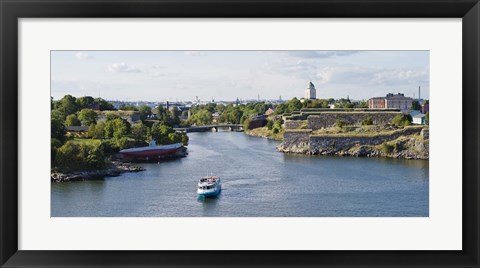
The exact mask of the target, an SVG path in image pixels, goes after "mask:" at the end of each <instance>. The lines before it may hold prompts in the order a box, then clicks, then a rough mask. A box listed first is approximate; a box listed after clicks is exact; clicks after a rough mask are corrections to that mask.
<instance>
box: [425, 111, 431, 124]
mask: <svg viewBox="0 0 480 268" xmlns="http://www.w3.org/2000/svg"><path fill="white" fill-rule="evenodd" d="M425 124H427V125H429V124H430V112H427V113H426V114H425Z"/></svg>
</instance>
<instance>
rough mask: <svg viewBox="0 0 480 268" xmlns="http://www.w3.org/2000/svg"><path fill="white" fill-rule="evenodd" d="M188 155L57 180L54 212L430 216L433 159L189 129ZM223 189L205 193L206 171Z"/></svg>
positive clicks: (93, 214) (81, 214)
mask: <svg viewBox="0 0 480 268" xmlns="http://www.w3.org/2000/svg"><path fill="white" fill-rule="evenodd" d="M189 137H190V144H189V146H188V152H189V155H188V156H187V157H185V158H181V159H175V160H169V161H166V162H161V163H148V164H140V165H141V166H143V167H145V168H146V171H143V172H138V173H125V174H123V175H121V176H119V177H111V178H105V179H104V180H100V181H83V182H71V183H52V185H51V186H52V196H51V215H52V216H53V217H85V216H86V217H90V216H91V217H98V216H114V217H137V216H140V217H165V216H168V217H191V216H195V217H196V216H199V217H202V216H215V217H258V216H264V217H270V216H275V217H350V216H368V217H372V216H387V217H390V216H395V217H396V216H414V217H427V216H428V161H425V160H399V159H385V158H355V157H324V156H306V155H291V154H283V153H280V152H277V151H276V150H275V146H276V145H277V144H278V142H275V141H269V140H265V139H262V138H255V137H249V136H247V135H245V134H244V133H238V132H217V133H210V132H208V133H189ZM205 175H219V176H221V178H222V180H223V190H222V193H221V194H220V195H219V196H218V197H217V198H214V199H199V198H198V197H197V195H196V192H195V186H196V184H197V181H198V179H199V178H200V177H202V176H205Z"/></svg>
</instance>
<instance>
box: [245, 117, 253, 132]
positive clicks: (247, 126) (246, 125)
mask: <svg viewBox="0 0 480 268" xmlns="http://www.w3.org/2000/svg"><path fill="white" fill-rule="evenodd" d="M250 122H252V119H251V118H250V117H248V118H246V119H245V120H244V121H243V129H244V130H249V129H250Z"/></svg>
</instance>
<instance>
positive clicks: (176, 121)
mask: <svg viewBox="0 0 480 268" xmlns="http://www.w3.org/2000/svg"><path fill="white" fill-rule="evenodd" d="M170 114H171V118H172V124H174V125H177V126H178V125H179V124H180V117H179V116H180V110H179V109H178V107H176V106H173V107H172V110H171V111H170Z"/></svg>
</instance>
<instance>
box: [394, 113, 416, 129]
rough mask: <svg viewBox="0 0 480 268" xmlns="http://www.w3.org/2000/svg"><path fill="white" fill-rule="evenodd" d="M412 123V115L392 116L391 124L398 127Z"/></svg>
mask: <svg viewBox="0 0 480 268" xmlns="http://www.w3.org/2000/svg"><path fill="white" fill-rule="evenodd" d="M411 123H412V116H411V115H409V114H407V115H397V116H395V117H394V118H392V124H394V125H397V126H399V127H403V126H408V125H410V124H411Z"/></svg>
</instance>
